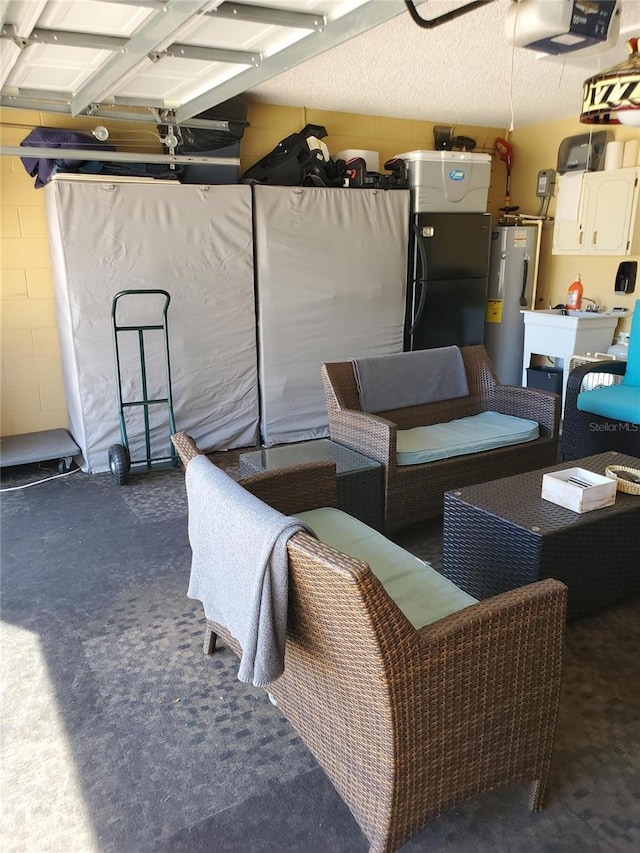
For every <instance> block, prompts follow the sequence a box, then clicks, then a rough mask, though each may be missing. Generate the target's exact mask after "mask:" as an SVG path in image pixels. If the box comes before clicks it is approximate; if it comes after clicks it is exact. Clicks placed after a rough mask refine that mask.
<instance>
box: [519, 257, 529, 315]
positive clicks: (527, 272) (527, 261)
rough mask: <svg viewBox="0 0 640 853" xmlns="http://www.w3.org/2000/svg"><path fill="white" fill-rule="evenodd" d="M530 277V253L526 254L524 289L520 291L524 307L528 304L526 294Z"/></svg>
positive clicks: (523, 277)
mask: <svg viewBox="0 0 640 853" xmlns="http://www.w3.org/2000/svg"><path fill="white" fill-rule="evenodd" d="M528 277H529V255H525V256H524V261H523V263H522V291H521V293H520V305H521V306H522V307H523V308H526V306H527V297H526V296H525V295H524V294H525V291H526V289H527V278H528Z"/></svg>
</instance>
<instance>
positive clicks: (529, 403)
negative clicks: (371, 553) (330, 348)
mask: <svg viewBox="0 0 640 853" xmlns="http://www.w3.org/2000/svg"><path fill="white" fill-rule="evenodd" d="M461 352H462V358H463V361H464V369H465V372H466V376H467V384H468V387H469V394H468V395H467V396H464V397H456V398H455V399H451V400H442V401H440V402H435V403H427V404H424V405H421V406H413V407H408V408H403V409H395V410H392V411H383V412H377V413H375V414H371V413H368V412H364V411H362V408H361V404H360V398H359V393H358V387H357V382H356V377H355V373H354V369H353V364H352V362H350V361H347V362H330V363H327V364H323V365H322V367H321V372H322V380H323V384H324V391H325V398H326V402H327V410H328V416H329V434H330V436H331V439H332V441H335V442H337V443H338V444H342V445H345V446H346V447H349V448H351V449H352V450H356V451H358V452H359V453H362V454H363V455H365V456H369V457H370V458H372V459H375V460H377V461H378V462H381V463H382V465H383V469H384V498H385V531H386V532H392V531H394V530H396V529H398V528H400V527H403V526H405V525H408V524H412V523H413V522H416V521H420V520H422V519H426V518H429V517H431V516H435V515H440V514H442V512H443V495H444V492H445V491H447V490H448V489H451V488H455V487H457V486H468V485H472V484H475V483H481V482H483V481H485V480H494V479H497V478H499V477H508V476H510V475H512V474H520V473H522V472H524V471H530V470H533V469H535V468H543V467H545V466H547V465H553V464H554V462H556V461H557V454H558V440H559V419H560V398H559V397H558V395H556V394H550V393H547V392H544V391H536V390H533V389H530V388H519V387H515V386H506V385H501V384H500V382H499V381H498V379H497V377H496V375H495V372H494V370H493V367H492V365H491V362H490V360H489V357H488V356H487V353H486V351H485V349H484V347H483V346H472V347H464V348H462V350H461ZM488 411H492V412H499V413H502V414H506V415H514V416H516V417H520V418H527V419H530V420H533V421H537V422H538V424H539V425H540V437H539V438H537V439H535V440H534V441H528V442H526V443H525V444H514V445H510V446H507V447H498V448H496V449H494V450H485V451H482V452H480V453H473V454H470V455H461V456H451V457H449V458H446V459H439V460H436V461H431V462H425V463H422V464H415V465H398V464H397V462H396V452H397V438H398V431H399V430H408V429H411V428H413V427H417V426H425V425H429V424H440V423H445V422H448V421H452V420H454V419H457V418H465V417H469V416H472V415H477V414H479V413H481V412H488Z"/></svg>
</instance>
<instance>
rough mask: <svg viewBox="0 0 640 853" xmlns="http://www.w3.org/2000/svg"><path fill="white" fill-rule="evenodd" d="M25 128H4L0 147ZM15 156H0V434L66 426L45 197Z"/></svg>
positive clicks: (26, 116) (34, 117)
mask: <svg viewBox="0 0 640 853" xmlns="http://www.w3.org/2000/svg"><path fill="white" fill-rule="evenodd" d="M2 117H3V121H7V122H9V121H10V122H12V123H18V122H20V123H23V122H24V123H26V124H31V125H35V124H40V115H39V114H38V113H29V112H24V113H23V112H20V113H17V111H14V110H10V111H9V110H7V111H4V113H3V116H2ZM27 132H28V130H25V128H24V127H23V126H3V127H2V143H3V144H4V145H19V144H20V142H21V140H22V139H24V137H25V136H26V134H27ZM33 180H34V179H33V178H31V177H30V176H29V175H28V174H27V172H26V171H25V168H24V166H23V165H22V163H21V161H20V159H19V158H18V157H2V158H0V181H1V185H0V202H1V205H0V276H1V289H0V329H1V335H2V337H1V346H2V385H1V402H2V409H1V432H2V435H15V434H20V433H25V432H40V431H41V430H45V429H53V428H55V427H66V426H67V411H66V403H65V397H64V390H63V385H62V365H61V361H60V348H59V344H58V332H57V327H56V315H55V305H54V298H53V284H52V280H51V261H50V257H49V241H48V237H47V222H46V218H45V208H44V194H43V192H42V191H37V190H35V189H34V187H33Z"/></svg>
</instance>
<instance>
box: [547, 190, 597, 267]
mask: <svg viewBox="0 0 640 853" xmlns="http://www.w3.org/2000/svg"><path fill="white" fill-rule="evenodd" d="M587 192H588V189H587V186H586V181H585V180H584V179H583V178H582V177H581V176H579V175H576V174H570V175H561V177H560V181H559V185H558V201H557V204H556V219H555V222H554V225H553V248H552V254H553V255H582V254H583V253H584V251H585V243H584V229H583V224H582V219H583V212H584V211H586V204H585V194H586V193H587Z"/></svg>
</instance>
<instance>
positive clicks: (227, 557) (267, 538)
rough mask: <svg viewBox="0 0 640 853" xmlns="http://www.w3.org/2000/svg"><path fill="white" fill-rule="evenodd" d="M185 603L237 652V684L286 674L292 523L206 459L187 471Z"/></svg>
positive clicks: (302, 527)
mask: <svg viewBox="0 0 640 853" xmlns="http://www.w3.org/2000/svg"><path fill="white" fill-rule="evenodd" d="M186 486H187V499H188V503H189V541H190V543H191V549H192V551H193V557H192V561H191V577H190V580H189V590H188V593H187V594H188V596H189V598H197V599H199V600H200V601H201V602H202V604H203V605H204V612H205V614H206V617H207V619H209V620H211V621H213V622H218V623H219V624H221V625H224V626H225V627H226V628H228V629H229V631H230V632H231V633H232V634H233V636H234V637H235V638H236V639H237V640H238V642H239V643H240V645H241V646H242V656H241V658H240V668H239V670H238V678H239V680H240V681H248V682H251V683H252V684H254V685H256V686H258V687H261V686H264V685H265V684H268V683H269V682H271V681H275V680H276V678H278V677H279V676H280V675H282V673H283V671H284V648H285V638H286V631H287V596H288V559H287V541H288V539H289V537H290V536H292V535H293V534H294V533H297V532H298V531H300V530H306V531H307V532H309V533H311V534H312V535H313V531H312V530H310V529H309V528H307V527H305V525H303V524H302V522H300V521H299V520H298V519H297V518H291V517H287V516H285V515H283V514H282V513H280V512H277V510H275V509H272V507H270V506H267V504H265V503H263V502H262V501H261V500H259V499H258V498H256V497H255V496H254V495H252V494H251V493H250V492H247V491H246V489H243V488H242V486H241V485H239V484H238V483H236V482H235V480H233V479H232V478H231V477H229V475H228V474H225V472H224V471H221V470H220V469H219V468H217V467H216V466H215V465H214V464H213V463H212V462H211V461H210V460H209V459H207V457H206V456H196V457H194V458H193V459H192V460H191V461H190V462H189V464H188V465H187V473H186Z"/></svg>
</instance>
